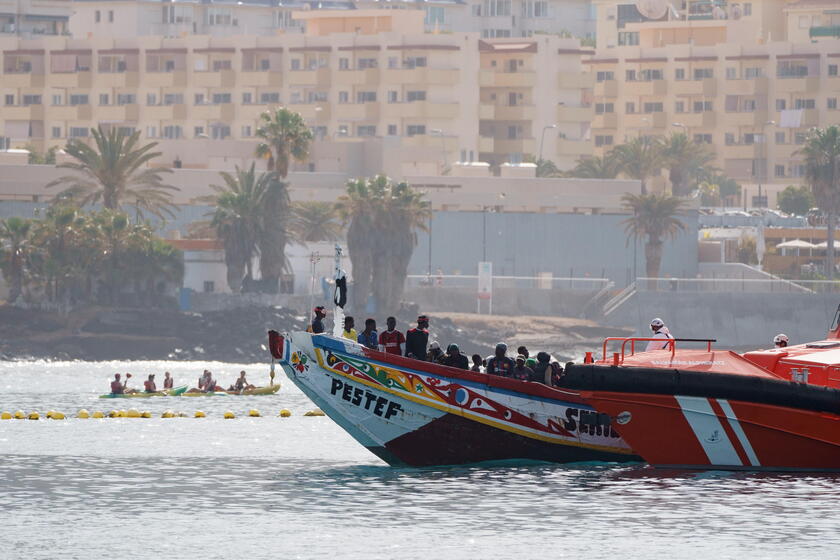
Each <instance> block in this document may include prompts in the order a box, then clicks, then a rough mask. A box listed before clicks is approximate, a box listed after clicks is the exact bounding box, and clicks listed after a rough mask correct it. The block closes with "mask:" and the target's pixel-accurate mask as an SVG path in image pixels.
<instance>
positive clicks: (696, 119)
mask: <svg viewBox="0 0 840 560" xmlns="http://www.w3.org/2000/svg"><path fill="white" fill-rule="evenodd" d="M674 120H676V121H678V122H680V123H682V124H684V125H685V126H686V127H688V128H712V127H714V126H715V123H716V122H717V119H716V118H715V113H714V112H712V111H704V112H702V113H684V114H679V115H675V116H674Z"/></svg>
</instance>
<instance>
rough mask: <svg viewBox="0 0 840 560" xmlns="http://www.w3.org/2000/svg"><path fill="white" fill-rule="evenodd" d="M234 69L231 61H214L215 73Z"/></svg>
mask: <svg viewBox="0 0 840 560" xmlns="http://www.w3.org/2000/svg"><path fill="white" fill-rule="evenodd" d="M231 68H233V65H232V64H231V61H230V60H214V61H213V71H214V72H221V71H222V70H230V69H231Z"/></svg>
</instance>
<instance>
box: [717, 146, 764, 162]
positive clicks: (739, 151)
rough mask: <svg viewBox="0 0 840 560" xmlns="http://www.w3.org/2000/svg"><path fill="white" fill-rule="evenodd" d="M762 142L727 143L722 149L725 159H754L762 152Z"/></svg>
mask: <svg viewBox="0 0 840 560" xmlns="http://www.w3.org/2000/svg"><path fill="white" fill-rule="evenodd" d="M762 146H763V144H728V145H727V146H726V147H724V149H723V153H724V155H725V156H726V158H727V159H755V158H757V157H760V154H762V153H763V152H762Z"/></svg>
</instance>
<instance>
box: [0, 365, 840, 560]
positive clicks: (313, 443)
mask: <svg viewBox="0 0 840 560" xmlns="http://www.w3.org/2000/svg"><path fill="white" fill-rule="evenodd" d="M204 367H210V369H212V370H213V371H214V372H215V373H216V374H217V378H219V379H220V380H221V381H224V382H230V381H231V380H232V379H233V377H234V375H235V373H236V372H238V371H239V369H241V368H242V367H245V369H247V371H248V372H249V377H250V378H251V379H252V382H253V381H260V382H262V380H263V379H264V378H267V377H266V375H265V372H266V367H265V366H263V365H260V366H239V365H235V364H209V365H206V364H198V363H192V364H190V363H177V364H175V363H163V362H143V363H132V364H129V365H127V364H119V363H53V364H47V363H2V364H0V410H12V411H14V410H18V409H22V410H24V411H27V412H29V411H31V410H37V411H40V412H42V413H43V412H45V411H46V410H48V409H55V410H60V411H62V412H64V413H65V414H67V413H74V412H75V411H76V410H77V409H79V408H82V407H84V408H87V409H89V410H91V411H93V410H105V411H107V410H109V409H110V408H116V407H117V406H115V404H116V403H119V404H120V405H122V406H120V408H128V407H130V406H136V407H137V408H139V409H141V410H149V411H151V412H153V413H157V416H159V415H160V412H162V411H163V410H166V409H174V410H183V411H184V412H188V413H189V414H190V415H192V413H193V412H194V411H195V410H197V409H200V410H204V411H205V412H207V414H208V416H209V417H208V418H205V419H194V418H176V419H161V418H153V419H131V418H122V419H105V420H76V419H70V420H65V421H51V420H50V421H40V422H30V421H18V420H12V421H0V457H2V464H1V465H0V558H3V559H5V558H10V559H11V558H24V559H29V558H61V559H66V558H92V557H108V558H121V557H126V558H128V557H130V558H167V559H176V558H203V559H205V558H206V559H211V558H281V559H283V558H316V557H319V556H320V557H323V558H328V559H329V558H389V559H393V558H423V559H426V558H484V557H487V558H499V559H504V558H514V557H515V558H521V559H530V558H548V557H555V558H578V557H581V556H585V557H586V558H587V559H590V558H615V557H616V556H617V555H618V557H621V558H641V557H643V556H652V555H655V556H656V557H668V558H738V559H739V560H742V559H745V558H785V559H791V558H795V559H797V560H798V559H799V558H837V557H838V556H840V508H838V504H839V503H840V477H835V476H813V475H810V476H795V475H788V474H785V475H751V474H726V473H715V474H712V473H673V472H661V471H653V470H650V469H647V468H644V467H638V466H635V467H615V466H608V465H599V466H572V467H569V466H557V465H530V466H523V465H518V466H507V467H498V466H497V467H459V468H447V469H422V470H420V469H392V468H390V467H387V466H385V465H384V464H383V463H381V462H380V461H379V460H378V459H376V458H375V457H374V456H373V455H371V454H370V453H368V452H367V451H365V450H364V449H363V448H361V447H360V446H359V445H357V444H356V443H355V442H354V441H352V440H351V439H350V438H349V437H348V436H347V435H345V434H344V432H342V431H341V430H340V429H339V428H338V427H337V426H336V425H335V424H333V423H332V421H331V420H329V419H328V418H306V417H303V416H302V414H303V413H304V412H305V411H307V410H309V409H311V408H312V405H311V404H310V403H309V402H308V401H307V399H306V398H305V397H304V396H303V395H302V394H301V393H300V392H299V391H298V390H297V389H295V388H294V387H293V386H292V385H291V383H289V382H288V381H286V379H285V377H281V381H282V382H283V388H282V389H281V391H280V393H278V394H277V395H274V396H269V397H250V398H248V397H228V398H224V397H219V398H198V399H187V398H181V399H148V400H145V399H144V400H134V401H127V400H123V401H111V400H102V399H97V398H96V395H97V394H98V393H102V392H104V391H105V390H106V388H107V382H108V380H109V377H110V375H111V374H112V373H113V372H115V371H125V370H126V369H128V370H129V371H132V372H133V373H135V374H141V373H144V372H148V371H152V370H154V371H157V372H159V373H162V371H163V369H168V370H169V371H171V372H173V373H174V374H175V376H176V384H180V382H182V381H183V382H186V381H187V379H189V380H190V381H194V380H195V378H197V377H198V374H199V372H200V371H201V370H202V369H203V368H204ZM281 376H282V374H281ZM159 377H162V375H159ZM284 407H285V408H289V409H291V410H292V411H293V412H294V416H293V417H292V418H277V417H276V414H277V412H278V411H279V410H280V409H281V408H284ZM249 408H258V409H259V410H260V411H261V412H262V413H263V414H264V415H266V417H263V418H242V417H239V418H237V419H236V420H223V419H221V414H222V412H224V411H225V410H232V411H234V412H235V413H237V415H240V416H241V415H242V414H243V413H245V412H246V411H247V410H248V409H249ZM269 415H270V416H269Z"/></svg>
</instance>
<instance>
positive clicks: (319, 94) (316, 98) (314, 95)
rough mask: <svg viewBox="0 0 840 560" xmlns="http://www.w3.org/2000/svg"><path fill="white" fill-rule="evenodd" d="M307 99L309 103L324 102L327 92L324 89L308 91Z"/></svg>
mask: <svg viewBox="0 0 840 560" xmlns="http://www.w3.org/2000/svg"><path fill="white" fill-rule="evenodd" d="M306 99H307V101H309V103H324V102H326V100H327V92H326V91H310V92H309V94H308V95H307V96H306Z"/></svg>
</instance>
